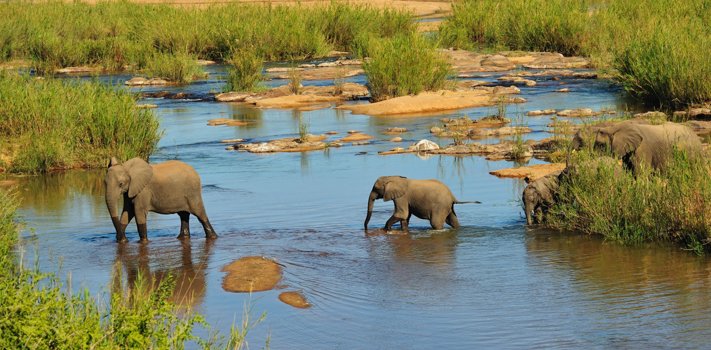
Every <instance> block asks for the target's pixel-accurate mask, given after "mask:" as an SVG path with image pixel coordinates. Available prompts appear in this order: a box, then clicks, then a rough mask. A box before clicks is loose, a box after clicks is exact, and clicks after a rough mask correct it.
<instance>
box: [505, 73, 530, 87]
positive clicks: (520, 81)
mask: <svg viewBox="0 0 711 350" xmlns="http://www.w3.org/2000/svg"><path fill="white" fill-rule="evenodd" d="M496 80H498V81H502V82H505V83H511V84H516V85H525V86H528V87H531V86H536V82H535V81H533V80H530V79H526V78H522V77H520V76H511V75H506V76H503V77H500V78H497V79H496Z"/></svg>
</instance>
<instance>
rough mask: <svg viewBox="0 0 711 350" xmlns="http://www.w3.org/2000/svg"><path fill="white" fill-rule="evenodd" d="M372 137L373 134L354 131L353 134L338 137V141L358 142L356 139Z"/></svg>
mask: <svg viewBox="0 0 711 350" xmlns="http://www.w3.org/2000/svg"><path fill="white" fill-rule="evenodd" d="M372 138H373V136H370V135H367V134H363V133H354V134H349V135H348V136H346V137H344V138H342V139H340V140H339V141H341V142H358V141H365V140H370V139H372Z"/></svg>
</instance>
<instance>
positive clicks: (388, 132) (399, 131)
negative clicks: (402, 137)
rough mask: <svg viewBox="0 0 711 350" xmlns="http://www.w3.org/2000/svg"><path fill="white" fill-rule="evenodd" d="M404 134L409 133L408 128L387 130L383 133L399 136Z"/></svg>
mask: <svg viewBox="0 0 711 350" xmlns="http://www.w3.org/2000/svg"><path fill="white" fill-rule="evenodd" d="M404 132H407V128H398V127H395V128H387V129H385V131H383V134H385V135H397V134H402V133H404Z"/></svg>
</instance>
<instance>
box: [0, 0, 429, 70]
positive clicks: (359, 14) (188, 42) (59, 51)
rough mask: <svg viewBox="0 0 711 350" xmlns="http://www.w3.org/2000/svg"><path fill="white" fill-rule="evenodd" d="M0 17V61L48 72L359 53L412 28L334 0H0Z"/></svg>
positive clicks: (390, 15) (396, 16) (403, 17)
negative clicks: (249, 1)
mask: <svg viewBox="0 0 711 350" xmlns="http://www.w3.org/2000/svg"><path fill="white" fill-rule="evenodd" d="M0 17H2V18H3V19H4V20H3V21H2V22H0V61H3V60H12V59H30V60H31V61H32V64H33V66H34V67H35V68H37V69H38V72H46V73H51V72H53V71H54V69H56V68H60V67H67V66H81V65H97V66H103V67H104V68H106V69H107V70H112V71H114V70H123V69H129V70H134V71H136V70H144V69H147V68H149V66H151V65H153V66H155V65H156V64H155V63H153V64H151V63H150V62H151V60H152V59H154V58H156V57H158V58H160V57H162V56H160V55H161V54H171V55H182V56H188V57H195V58H199V59H210V60H217V61H227V60H229V59H230V58H232V54H233V53H234V52H240V51H241V50H244V49H250V48H254V49H256V51H257V52H256V55H257V56H258V57H262V58H263V59H264V60H269V61H274V60H296V59H304V58H314V57H322V56H324V55H326V54H327V53H328V52H329V51H330V50H347V51H352V52H363V51H364V50H363V49H362V46H363V43H365V42H367V41H368V40H369V39H370V38H387V37H392V36H394V35H396V34H403V33H413V32H414V30H415V25H414V23H413V21H412V17H411V15H409V14H408V13H406V12H404V11H398V10H390V9H374V8H370V7H366V6H356V5H344V4H337V3H331V4H329V5H326V6H314V7H311V6H309V7H306V6H301V5H294V6H272V5H268V6H267V5H246V4H219V5H215V6H207V7H178V6H169V5H146V4H134V3H130V2H100V3H98V4H96V5H89V4H84V3H80V2H75V3H63V2H47V3H37V4H33V5H32V6H26V4H23V3H22V2H10V3H3V4H0ZM175 64H178V62H176V63H175ZM162 71H164V70H162Z"/></svg>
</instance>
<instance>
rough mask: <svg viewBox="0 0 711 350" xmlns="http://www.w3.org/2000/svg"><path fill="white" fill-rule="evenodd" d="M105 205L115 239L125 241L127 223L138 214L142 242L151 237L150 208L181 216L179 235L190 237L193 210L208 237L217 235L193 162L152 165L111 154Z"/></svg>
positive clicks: (173, 161) (138, 159) (156, 211)
mask: <svg viewBox="0 0 711 350" xmlns="http://www.w3.org/2000/svg"><path fill="white" fill-rule="evenodd" d="M104 183H105V185H106V206H107V208H108V209H109V214H110V215H111V221H113V224H114V228H115V229H116V241H117V242H125V241H126V226H128V223H129V222H131V219H133V217H134V216H135V217H136V224H137V226H138V235H139V236H140V237H141V242H145V241H147V239H148V234H147V232H146V230H147V229H146V216H147V214H148V212H149V211H152V212H154V213H159V214H175V213H177V214H178V215H179V216H180V235H179V236H178V238H189V237H190V225H189V219H190V214H193V215H195V216H196V217H197V218H198V220H200V223H201V224H202V227H203V229H204V230H205V237H207V238H217V234H215V230H213V228H212V225H210V220H208V219H207V214H206V213H205V207H204V206H203V203H202V187H201V185H200V176H199V175H198V173H197V172H196V171H195V169H193V168H192V167H191V166H189V165H187V164H185V163H183V162H180V161H177V160H171V161H167V162H164V163H160V164H154V165H150V164H148V163H147V162H146V161H144V160H143V159H140V158H133V159H129V160H128V161H126V162H124V163H123V164H119V162H118V161H117V160H116V158H111V161H110V162H109V170H108V172H107V173H106V178H105V180H104ZM121 196H123V212H122V213H121V217H120V218H119V216H118V210H117V209H118V208H117V206H118V200H119V198H120V197H121Z"/></svg>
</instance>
